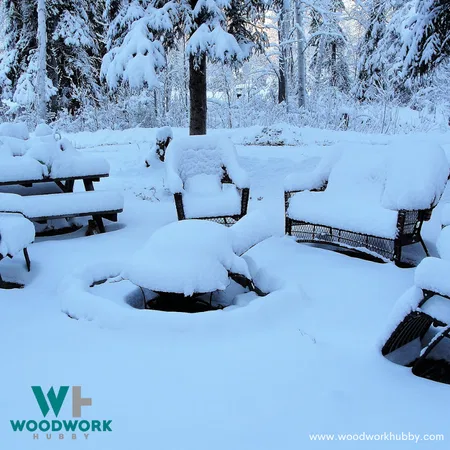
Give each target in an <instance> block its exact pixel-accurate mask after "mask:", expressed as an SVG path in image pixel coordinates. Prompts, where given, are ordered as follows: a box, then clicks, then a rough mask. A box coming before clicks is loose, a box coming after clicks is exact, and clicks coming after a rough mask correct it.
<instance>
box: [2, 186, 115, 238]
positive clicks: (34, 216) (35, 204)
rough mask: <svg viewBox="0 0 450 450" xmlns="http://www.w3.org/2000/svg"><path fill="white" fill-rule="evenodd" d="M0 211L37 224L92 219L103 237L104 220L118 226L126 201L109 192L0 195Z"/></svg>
mask: <svg viewBox="0 0 450 450" xmlns="http://www.w3.org/2000/svg"><path fill="white" fill-rule="evenodd" d="M0 211H2V212H19V213H21V214H23V215H24V216H25V217H27V218H28V219H30V220H33V221H35V222H45V221H47V220H53V219H61V218H65V219H68V218H72V217H83V216H92V218H93V219H94V220H95V222H96V223H97V225H98V227H99V229H100V231H101V232H102V233H103V232H104V231H105V227H104V225H103V220H102V219H103V218H105V219H108V220H110V221H113V222H117V214H118V213H120V212H122V211H123V197H122V195H121V194H120V193H116V192H109V191H95V192H69V193H61V194H48V195H30V196H25V197H22V196H20V195H17V194H0Z"/></svg>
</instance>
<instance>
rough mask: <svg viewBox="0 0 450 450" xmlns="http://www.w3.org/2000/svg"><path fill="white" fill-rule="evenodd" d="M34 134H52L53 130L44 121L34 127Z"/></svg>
mask: <svg viewBox="0 0 450 450" xmlns="http://www.w3.org/2000/svg"><path fill="white" fill-rule="evenodd" d="M34 135H35V136H36V137H42V136H53V130H52V128H51V127H50V126H49V125H47V124H46V123H40V124H38V125H37V126H36V129H35V130H34Z"/></svg>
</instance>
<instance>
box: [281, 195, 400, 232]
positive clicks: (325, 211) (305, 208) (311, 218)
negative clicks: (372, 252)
mask: <svg viewBox="0 0 450 450" xmlns="http://www.w3.org/2000/svg"><path fill="white" fill-rule="evenodd" d="M287 214H288V217H289V218H291V219H294V220H301V221H304V222H309V223H314V224H316V225H326V226H330V227H335V228H339V229H342V230H348V231H354V232H356V233H362V234H370V235H373V236H379V237H383V238H389V239H394V238H395V237H396V233H397V216H398V213H397V211H392V210H389V209H385V208H383V207H382V206H381V205H380V204H379V203H376V202H369V201H368V202H365V201H357V198H356V197H355V198H348V197H337V196H335V195H330V194H329V193H328V192H327V191H325V192H309V191H306V192H299V193H297V194H295V195H294V196H293V197H292V198H291V200H290V202H289V207H288V211H287Z"/></svg>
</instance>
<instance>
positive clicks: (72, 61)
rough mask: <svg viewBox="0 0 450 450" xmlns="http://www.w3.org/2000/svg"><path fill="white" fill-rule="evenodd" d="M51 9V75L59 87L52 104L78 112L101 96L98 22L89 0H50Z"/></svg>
mask: <svg viewBox="0 0 450 450" xmlns="http://www.w3.org/2000/svg"><path fill="white" fill-rule="evenodd" d="M94 4H95V3H94ZM47 11H48V13H47V14H48V16H47V17H48V19H47V26H48V34H49V40H48V48H49V55H48V60H49V61H48V62H49V64H48V69H49V77H50V79H51V80H52V82H53V84H54V85H55V86H56V87H57V90H58V95H57V96H56V97H55V98H54V102H53V105H52V106H53V109H54V112H56V111H58V110H59V109H62V108H66V109H69V111H70V112H75V111H76V110H77V109H78V108H79V107H80V106H81V105H82V104H89V103H93V102H95V101H96V100H97V99H98V98H99V96H100V88H99V73H98V70H97V69H98V62H97V63H96V61H95V58H96V57H97V56H98V55H99V37H98V36H97V34H96V32H95V25H96V24H95V23H92V21H91V20H90V15H89V12H90V11H91V9H90V4H89V3H88V0H70V1H68V0H47ZM99 13H100V14H101V11H100V12H99ZM91 17H92V16H91Z"/></svg>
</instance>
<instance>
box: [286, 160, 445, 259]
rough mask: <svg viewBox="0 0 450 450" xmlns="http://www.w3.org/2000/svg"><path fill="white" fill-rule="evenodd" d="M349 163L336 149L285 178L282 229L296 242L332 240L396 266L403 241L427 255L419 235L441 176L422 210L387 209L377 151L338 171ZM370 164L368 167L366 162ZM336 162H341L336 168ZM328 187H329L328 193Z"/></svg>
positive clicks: (435, 196) (431, 207)
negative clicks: (340, 187)
mask: <svg viewBox="0 0 450 450" xmlns="http://www.w3.org/2000/svg"><path fill="white" fill-rule="evenodd" d="M364 158H367V155H364ZM377 158H378V159H377ZM352 163H353V160H352V158H348V157H347V160H345V158H344V157H343V156H342V153H339V152H337V153H335V154H333V155H329V156H328V157H326V158H324V159H323V161H321V163H319V165H318V166H317V167H316V169H315V170H314V171H313V172H311V173H309V174H304V175H303V176H299V175H293V176H290V177H288V179H287V180H286V183H285V194H284V196H285V213H286V214H285V231H286V234H288V235H292V236H295V237H296V239H297V240H298V241H299V242H309V243H323V244H328V245H336V246H339V247H344V248H349V249H351V250H352V251H355V252H357V253H360V252H361V251H363V253H366V254H369V255H370V256H371V257H375V259H381V260H391V261H394V262H395V263H396V264H397V265H401V264H402V250H403V247H405V246H407V245H411V244H415V243H420V244H421V245H422V247H423V249H424V251H425V253H426V255H427V256H429V253H428V249H427V247H426V245H425V243H424V241H423V239H422V236H421V231H422V225H423V223H424V222H425V221H427V220H429V219H430V218H431V213H432V210H433V208H434V206H435V205H436V204H437V202H438V201H439V199H440V195H441V194H442V192H443V189H444V188H445V181H446V180H441V181H442V183H441V186H440V187H439V191H440V192H439V194H433V193H432V194H430V195H431V197H430V200H429V203H428V204H427V205H428V207H426V208H424V209H411V210H409V209H405V208H398V209H396V208H393V207H391V208H387V207H383V205H382V203H381V201H380V199H382V198H383V195H384V191H385V184H386V179H387V175H386V174H385V173H384V172H383V169H382V167H383V161H382V159H381V158H379V157H378V155H377V156H376V157H375V158H374V161H370V160H369V161H368V164H367V165H362V166H361V167H357V168H356V169H355V170H353V169H352V168H350V170H343V168H342V166H343V165H345V164H348V165H350V166H351V164H352ZM371 163H374V168H372V167H370V164H371ZM338 164H339V165H340V166H341V167H339V168H338ZM356 166H357V163H356ZM335 171H336V172H337V171H339V173H336V174H335V173H334V172H335ZM353 175H354V176H355V177H356V178H357V180H356V182H355V184H354V191H355V192H352V184H351V183H352V182H351V178H352V176H353ZM345 177H347V178H345ZM342 178H344V184H345V187H346V189H347V190H345V189H344V190H343V193H342V194H341V193H340V192H338V189H337V188H336V184H339V183H338V182H340V181H342ZM366 184H367V185H368V186H369V188H368V189H366ZM406 189H407V186H405V190H406ZM329 190H333V192H332V193H330V194H328V191H329ZM366 191H367V192H368V193H369V197H370V198H368V199H367V201H366V200H365V199H364V195H365V192H366ZM331 194H333V195H331ZM335 194H340V195H335ZM433 195H434V197H433ZM358 196H359V197H358ZM357 200H358V201H357ZM394 206H395V205H394ZM378 224H379V225H380V226H379V228H377V225H378Z"/></svg>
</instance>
